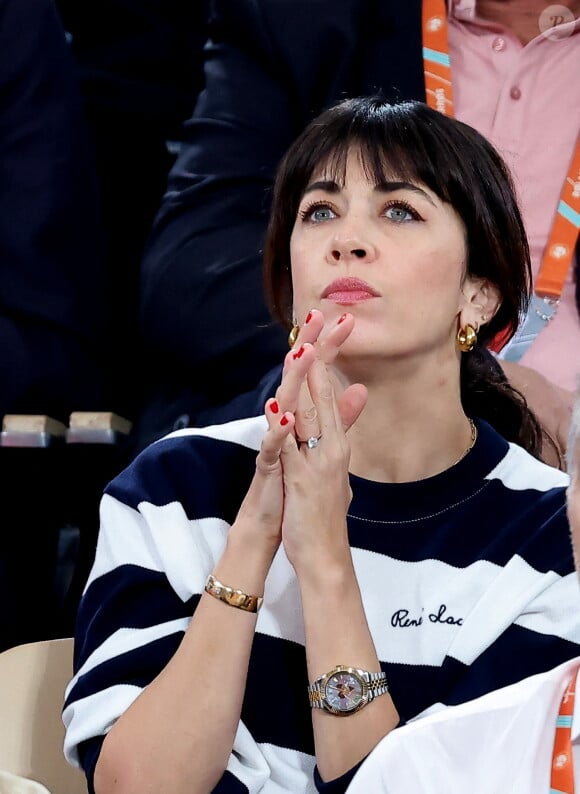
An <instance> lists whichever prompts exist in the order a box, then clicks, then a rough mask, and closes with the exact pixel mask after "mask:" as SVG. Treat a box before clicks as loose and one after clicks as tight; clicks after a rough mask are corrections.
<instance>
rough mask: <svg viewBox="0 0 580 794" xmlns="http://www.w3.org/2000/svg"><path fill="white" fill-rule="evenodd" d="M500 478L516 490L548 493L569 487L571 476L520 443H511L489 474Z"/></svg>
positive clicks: (490, 478) (490, 477) (493, 478)
mask: <svg viewBox="0 0 580 794" xmlns="http://www.w3.org/2000/svg"><path fill="white" fill-rule="evenodd" d="M486 479H488V480H500V481H501V482H502V483H503V484H504V485H505V486H506V488H510V489H512V490H514V491H523V490H533V491H539V492H542V493H547V492H549V491H552V490H554V489H555V490H560V489H565V488H567V487H568V485H569V483H570V477H569V475H568V474H566V473H565V472H563V471H560V470H559V469H556V468H554V467H553V466H548V465H547V464H546V463H543V462H542V461H540V460H538V459H537V458H534V457H533V455H530V453H529V452H527V451H526V450H525V449H523V448H522V447H520V446H518V444H513V443H510V444H509V448H508V451H507V454H506V455H505V457H504V458H502V460H501V461H500V462H499V463H498V464H497V466H495V467H494V468H493V469H492V470H491V471H490V472H489V474H488V475H487V478H486Z"/></svg>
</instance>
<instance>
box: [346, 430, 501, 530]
mask: <svg viewBox="0 0 580 794" xmlns="http://www.w3.org/2000/svg"><path fill="white" fill-rule="evenodd" d="M467 419H468V421H469V425H470V427H471V441H470V442H469V446H468V447H467V449H466V450H465V452H464V453H463V455H462V456H461V457H460V458H457V460H456V461H455V463H452V464H451V466H450V467H449V468H452V467H453V466H457V464H458V463H460V462H461V461H462V460H463V458H465V457H467V455H468V454H469V453H470V452H471V450H472V449H473V447H474V446H475V442H476V441H477V427H476V426H475V422H474V421H473V419H472V418H471V417H470V416H468V417H467ZM490 482H491V480H487V481H486V482H485V483H484V484H483V485H482V486H481V488H478V489H477V490H476V491H474V492H473V493H472V494H470V495H469V496H468V497H467V498H466V499H461V500H460V501H459V502H453V504H450V505H447V507H444V508H442V509H441V510H438V511H437V512H436V513H429V514H427V515H424V516H419V517H417V518H408V519H404V518H403V519H397V521H382V520H381V519H380V518H365V517H364V516H355V515H354V513H347V514H346V515H347V518H356V520H357V521H365V522H366V523H367V524H417V523H418V522H419V521H425V520H426V519H428V518H436V517H437V516H440V515H442V514H443V513H447V512H449V510H453V509H454V508H455V507H458V506H459V505H462V504H464V503H465V502H466V501H468V500H469V499H473V497H474V496H477V494H478V493H480V492H481V491H483V489H484V488H485V487H486V486H487V485H489V483H490Z"/></svg>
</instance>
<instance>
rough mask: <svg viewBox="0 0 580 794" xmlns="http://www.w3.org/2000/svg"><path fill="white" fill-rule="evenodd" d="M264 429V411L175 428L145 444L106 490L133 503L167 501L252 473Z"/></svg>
mask: <svg viewBox="0 0 580 794" xmlns="http://www.w3.org/2000/svg"><path fill="white" fill-rule="evenodd" d="M265 430H266V422H265V419H264V417H263V416H256V417H250V418H247V419H238V420H236V421H232V422H226V423H224V424H217V425H211V426H208V427H200V428H185V429H183V430H176V431H174V432H172V433H169V434H168V435H166V436H164V437H163V438H161V439H159V440H158V441H155V442H154V443H153V444H151V445H150V446H148V447H147V448H146V449H144V450H143V451H142V452H141V453H140V454H139V455H138V456H137V457H136V458H135V459H134V460H133V461H132V463H131V464H130V465H129V466H128V467H127V468H126V469H124V470H123V471H122V472H121V473H120V474H119V475H118V476H117V477H115V478H114V479H113V480H112V481H111V482H110V483H109V484H108V485H107V487H106V489H105V494H106V495H109V496H113V497H114V498H115V499H116V500H118V501H120V502H123V503H124V504H128V505H131V506H133V507H137V506H138V504H140V503H141V502H143V501H147V502H152V503H154V504H167V503H168V502H171V501H175V500H176V499H177V500H182V499H184V498H185V495H186V494H191V493H192V492H195V491H197V492H199V491H201V490H202V489H203V488H204V487H206V486H207V485H208V484H209V483H210V482H211V483H212V488H215V486H216V483H218V482H226V481H228V480H229V479H232V478H239V477H240V475H242V474H243V473H244V472H247V475H248V477H249V476H251V473H253V467H254V462H255V458H256V454H257V452H258V450H259V448H260V444H261V441H262V437H263V435H264V432H265ZM241 479H242V480H243V479H244V478H243V477H241Z"/></svg>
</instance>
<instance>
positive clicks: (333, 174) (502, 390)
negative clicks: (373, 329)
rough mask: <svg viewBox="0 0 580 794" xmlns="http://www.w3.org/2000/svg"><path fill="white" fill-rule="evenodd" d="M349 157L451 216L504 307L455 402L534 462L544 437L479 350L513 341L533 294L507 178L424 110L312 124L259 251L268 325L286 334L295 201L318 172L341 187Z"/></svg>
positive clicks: (457, 130) (347, 114)
mask: <svg viewBox="0 0 580 794" xmlns="http://www.w3.org/2000/svg"><path fill="white" fill-rule="evenodd" d="M353 146H354V147H356V148H357V149H358V150H359V151H360V153H361V162H362V165H363V167H364V169H365V170H366V172H367V174H368V176H369V179H370V180H371V181H373V182H375V183H377V184H378V183H380V182H383V181H385V180H386V179H388V178H393V177H395V178H397V179H401V180H404V181H410V182H419V183H422V184H424V185H426V186H427V187H428V188H430V189H431V190H432V191H433V192H434V193H435V194H436V195H437V196H438V197H439V198H440V199H441V200H442V201H444V202H447V203H448V204H450V205H451V206H452V207H453V208H454V209H455V211H456V212H457V213H458V215H459V216H460V218H461V219H462V221H463V224H464V226H465V229H466V248H467V265H466V269H467V274H468V275H470V276H474V277H480V278H485V279H488V280H489V281H490V282H492V283H493V284H494V285H495V286H496V287H497V288H498V290H499V292H500V295H501V296H502V303H501V306H500V307H499V309H498V311H497V312H496V314H495V316H494V317H493V318H492V319H491V320H490V322H489V323H487V324H486V325H484V326H482V327H481V328H480V329H479V333H478V342H477V345H476V347H475V348H474V350H473V351H472V352H471V353H468V354H464V355H463V356H462V361H461V398H462V402H463V406H464V409H465V410H466V412H467V413H468V414H474V415H477V416H481V417H482V418H484V419H486V420H487V421H489V422H490V423H491V424H493V425H494V426H495V427H496V428H497V429H498V430H499V432H501V433H502V435H504V437H505V438H507V439H508V440H513V441H517V442H518V443H520V444H522V446H524V447H525V448H526V449H528V450H529V451H530V452H532V453H533V454H534V455H539V453H540V451H541V447H542V430H541V428H540V425H539V423H538V421H537V419H536V418H535V416H534V415H533V414H532V412H531V411H530V410H529V408H528V407H527V404H526V401H525V399H524V397H523V396H522V395H521V394H520V393H519V392H518V391H516V390H515V389H513V388H512V387H511V386H510V385H509V384H508V383H507V382H506V379H505V378H504V377H503V374H502V373H501V370H500V368H499V367H492V366H490V363H489V362H490V357H489V355H486V354H485V353H484V351H483V348H484V347H486V346H487V345H488V343H489V342H490V341H491V340H492V339H493V338H494V337H495V336H496V334H498V333H499V332H502V334H505V336H506V338H510V337H511V336H512V335H513V334H514V332H515V330H516V328H517V325H518V321H519V317H520V315H521V314H523V313H525V311H526V310H527V307H528V303H529V300H530V290H531V284H532V275H531V266H530V254H529V248H528V242H527V236H526V231H525V228H524V224H523V220H522V217H521V214H520V210H519V207H518V202H517V199H516V196H515V191H514V187H513V183H512V180H511V176H510V173H509V171H508V168H507V166H506V164H505V163H504V161H503V160H502V158H501V156H500V155H499V154H498V152H497V151H496V150H495V149H494V147H493V146H492V145H491V144H490V143H489V142H488V141H487V140H486V139H485V138H484V137H483V136H482V135H480V134H479V133H478V132H477V131H476V130H474V129H473V128H472V127H470V126H468V125H467V124H463V123H461V122H460V121H457V120H456V119H452V118H449V117H447V116H444V115H443V114H442V113H440V112H439V111H436V110H432V109H431V108H429V107H428V106H427V105H426V104H425V103H423V102H400V103H391V102H387V101H386V100H384V99H383V98H381V97H359V98H356V99H346V100H343V101H342V102H339V103H338V104H336V105H334V106H333V107H331V108H329V109H328V110H326V111H324V112H323V113H321V114H320V115H319V116H318V117H317V118H316V119H314V120H313V121H312V122H311V123H310V124H309V125H308V126H307V127H306V128H305V129H304V130H303V132H302V133H301V134H300V135H299V136H298V138H297V139H296V140H295V142H294V143H293V144H292V146H291V147H290V149H289V150H288V151H287V153H286V155H285V156H284V158H283V159H282V162H281V163H280V166H279V168H278V173H277V177H276V181H275V183H274V190H273V198H272V207H271V214H270V222H269V225H268V230H267V235H266V241H265V249H264V284H265V291H266V297H267V299H268V302H269V306H270V311H271V313H272V315H273V317H274V318H275V319H277V320H279V321H280V322H281V323H282V324H283V325H285V326H286V327H287V328H289V327H290V326H291V324H292V323H291V316H292V280H291V279H292V276H291V268H290V237H291V234H292V229H293V227H294V223H295V220H296V215H297V212H298V208H299V204H300V201H301V200H302V196H303V193H304V190H305V188H306V187H307V185H308V183H309V181H310V180H311V178H312V175H313V173H314V172H315V170H317V169H319V168H320V167H321V166H324V167H325V168H326V169H328V171H329V178H333V179H335V181H337V182H339V183H341V182H344V174H345V169H346V161H347V157H348V153H349V150H350V149H351V148H352V147H353Z"/></svg>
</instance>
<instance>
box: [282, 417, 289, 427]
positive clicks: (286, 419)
mask: <svg viewBox="0 0 580 794" xmlns="http://www.w3.org/2000/svg"><path fill="white" fill-rule="evenodd" d="M280 424H281V425H282V426H284V425H287V424H288V417H286V416H283V417H282V419H280Z"/></svg>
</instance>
